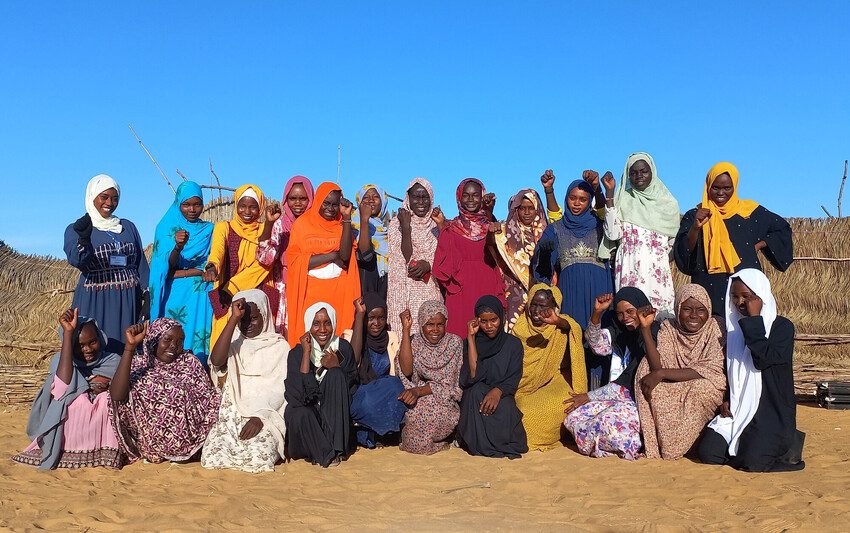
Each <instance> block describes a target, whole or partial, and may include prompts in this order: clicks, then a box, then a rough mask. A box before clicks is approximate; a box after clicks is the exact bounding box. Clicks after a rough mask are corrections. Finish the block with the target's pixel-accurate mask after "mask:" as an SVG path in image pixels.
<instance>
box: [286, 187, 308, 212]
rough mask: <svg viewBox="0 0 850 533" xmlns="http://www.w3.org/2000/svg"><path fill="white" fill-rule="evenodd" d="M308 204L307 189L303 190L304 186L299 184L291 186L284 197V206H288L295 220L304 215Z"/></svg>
mask: <svg viewBox="0 0 850 533" xmlns="http://www.w3.org/2000/svg"><path fill="white" fill-rule="evenodd" d="M309 203H310V199H309V198H308V197H307V189H305V188H304V184H302V183H300V182H299V183H295V184H293V185H292V187H291V188H290V189H289V194H287V195H286V205H288V206H289V209H290V211H292V214H293V215H295V218H298V217H300V216H301V215H303V214H304V211H306V210H307V205H308V204H309Z"/></svg>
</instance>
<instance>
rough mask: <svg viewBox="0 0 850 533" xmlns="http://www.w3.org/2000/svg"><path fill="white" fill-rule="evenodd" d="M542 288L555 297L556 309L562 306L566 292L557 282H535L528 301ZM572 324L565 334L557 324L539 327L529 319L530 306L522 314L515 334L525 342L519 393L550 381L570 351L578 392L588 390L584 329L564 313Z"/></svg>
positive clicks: (572, 386) (572, 382)
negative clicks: (552, 283)
mask: <svg viewBox="0 0 850 533" xmlns="http://www.w3.org/2000/svg"><path fill="white" fill-rule="evenodd" d="M540 291H549V292H551V293H552V297H553V298H554V300H555V312H556V313H557V312H558V310H559V309H560V308H561V303H562V301H563V295H562V294H561V290H560V289H559V288H558V287H557V285H547V284H545V283H535V284H534V285H533V286H532V287H531V289H530V290H529V291H528V301H529V302H531V301H532V299H533V298H534V296H535V295H536V294H537V293H538V292H540ZM559 316H561V318H563V319H565V320H566V321H567V323H568V324H569V325H570V330H569V331H568V332H567V333H564V332H563V331H562V330H561V329H560V328H558V327H557V326H555V325H554V324H545V323H544V324H542V325H540V326H535V325H534V324H532V323H531V319H530V318H528V309H527V308H526V312H525V313H523V314H522V315H520V317H519V318H518V319H517V321H516V324H515V325H514V329H513V334H514V335H515V336H516V337H518V338H519V340H520V341H522V345H523V348H524V350H525V355H524V356H523V369H522V379H521V380H520V383H519V389H517V393H520V394H530V393H533V392H535V391H536V390H538V389H540V388H541V387H543V386H544V385H546V384H548V383H549V382H550V381H551V380H552V378H553V376H555V375H557V374H558V373H559V372H560V370H561V364H562V362H563V360H564V355H565V354H566V353H567V350H569V357H570V377H571V379H570V382H569V385H570V387H571V388H572V390H573V391H574V392H587V368H586V363H585V359H584V347H583V345H582V331H581V326H579V325H578V324H577V323H576V321H575V320H573V319H572V318H570V316H569V315H565V314H560V315H559Z"/></svg>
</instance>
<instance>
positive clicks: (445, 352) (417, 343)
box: [396, 300, 461, 370]
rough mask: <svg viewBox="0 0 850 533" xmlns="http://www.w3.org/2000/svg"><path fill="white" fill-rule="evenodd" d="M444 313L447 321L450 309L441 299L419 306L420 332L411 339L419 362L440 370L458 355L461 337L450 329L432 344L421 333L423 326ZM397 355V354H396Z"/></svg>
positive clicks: (429, 367) (415, 358)
mask: <svg viewBox="0 0 850 533" xmlns="http://www.w3.org/2000/svg"><path fill="white" fill-rule="evenodd" d="M438 314H440V315H443V316H444V317H445V318H446V321H448V319H449V311H448V309H447V308H446V305H445V304H444V303H443V302H441V301H439V300H428V301H426V302H425V303H423V304H422V305H421V306H420V307H419V314H418V316H417V319H418V320H417V321H418V323H419V330H420V334H418V335H414V336H413V339H412V340H411V349H412V351H413V357H414V360H415V362H416V363H417V364H419V365H421V366H423V367H424V368H427V369H429V370H439V369H441V368H444V367H445V366H446V365H448V364H449V363H451V362H452V360H453V359H455V358H456V357H457V356H458V352H457V348H458V347H460V346H461V345H460V339H459V338H458V337H457V336H456V335H452V334H451V333H449V332H448V331H446V334H445V335H443V338H442V339H440V342H438V343H437V344H431V343H430V342H428V340H427V339H426V338H425V336H424V335H422V334H421V330H422V327H423V326H425V324H426V323H427V322H428V321H429V320H431V319H432V318H434V317H435V316H437V315H438ZM396 357H397V356H396Z"/></svg>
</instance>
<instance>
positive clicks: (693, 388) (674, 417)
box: [635, 283, 726, 459]
mask: <svg viewBox="0 0 850 533" xmlns="http://www.w3.org/2000/svg"><path fill="white" fill-rule="evenodd" d="M674 310H675V313H676V317H675V318H671V319H668V320H665V321H664V323H662V324H661V329H660V330H659V331H658V344H657V346H656V343H655V341H653V340H652V337H646V338H645V339H644V340H645V342H646V358H645V359H644V360H643V362H642V363H641V364H640V366H639V367H638V370H637V374H636V375H635V388H637V387H638V385H639V386H640V389H641V391H640V392H641V393H640V394H637V398H636V400H637V406H638V413H639V415H640V426H641V431H642V433H643V446H644V450H645V453H646V457H647V458H649V459H653V458H659V457H661V458H664V459H679V458H681V457H682V456H683V455H685V453H687V452H688V450H690V449H691V447H693V445H694V443H695V442H696V441H697V439H698V438H699V435H700V433H701V432H702V429H703V428H704V427H705V424H706V423H708V421H709V420H711V418H712V417H713V416H714V413H715V412H717V408H718V407H720V404H721V402H723V393H724V391H725V390H726V375H725V374H724V372H723V365H724V362H725V361H724V355H723V350H724V347H725V346H726V337H725V333H724V331H723V329H722V328H721V326H720V322H719V320H718V319H717V318H716V317H713V316H712V315H711V298H710V297H709V296H708V292H706V290H705V289H704V288H703V287H701V286H700V285H696V284H694V283H691V284H688V285H684V286H682V287H679V290H677V291H676V301H675V309H674ZM653 318H654V310H653V313H648V314H642V315H641V317H640V322H641V328H642V329H643V328H646V327H647V326H648V325H649V324H651V322H652V319H653Z"/></svg>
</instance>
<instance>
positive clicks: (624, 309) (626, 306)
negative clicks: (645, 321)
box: [614, 300, 640, 331]
mask: <svg viewBox="0 0 850 533" xmlns="http://www.w3.org/2000/svg"><path fill="white" fill-rule="evenodd" d="M614 312H615V313H616V315H617V320H618V321H619V322H620V324H622V325H623V326H625V327H626V329H627V330H629V331H635V330H636V329H638V327H640V321H639V320H638V312H637V307H635V306H633V305H632V304H630V303H629V302H627V301H625V300H623V301H620V302H617V307H616V308H615V309H614Z"/></svg>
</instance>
